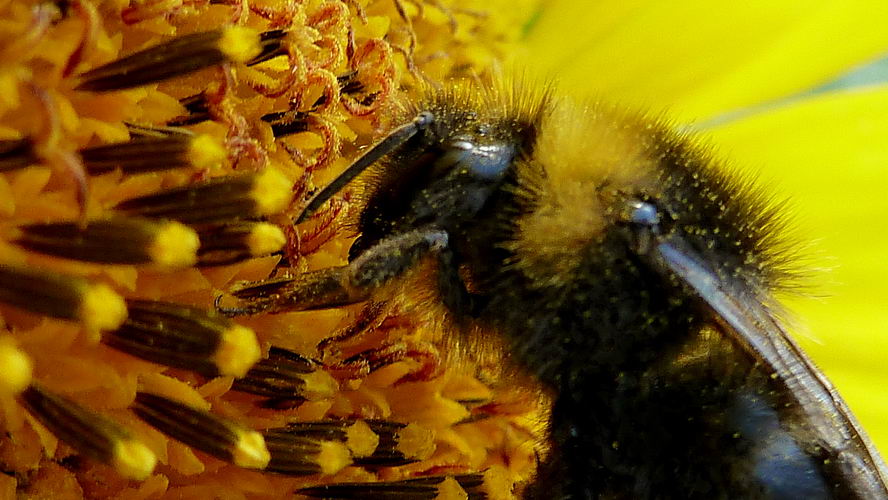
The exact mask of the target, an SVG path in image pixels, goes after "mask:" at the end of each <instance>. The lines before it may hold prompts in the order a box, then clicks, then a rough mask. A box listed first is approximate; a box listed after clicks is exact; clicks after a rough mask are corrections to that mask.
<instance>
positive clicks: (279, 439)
mask: <svg viewBox="0 0 888 500" xmlns="http://www.w3.org/2000/svg"><path fill="white" fill-rule="evenodd" d="M262 434H263V436H264V438H265V442H266V444H267V445H268V451H269V452H270V453H271V460H270V461H269V462H268V465H267V466H266V467H265V470H266V471H268V472H276V473H278V474H286V475H290V476H307V475H311V474H327V475H329V474H335V473H337V472H339V471H340V470H342V469H344V468H345V467H346V466H348V465H350V464H351V457H350V456H351V453H350V452H349V449H348V448H347V447H346V445H345V444H343V443H341V442H337V441H332V440H318V439H312V438H311V437H306V436H302V435H299V434H298V433H293V432H290V431H289V430H288V429H287V428H281V429H267V430H266V431H264V432H263V433H262Z"/></svg>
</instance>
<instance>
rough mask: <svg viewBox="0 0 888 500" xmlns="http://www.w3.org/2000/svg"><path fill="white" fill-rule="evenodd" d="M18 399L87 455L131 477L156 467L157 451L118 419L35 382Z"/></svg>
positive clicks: (144, 476) (141, 475)
mask: <svg viewBox="0 0 888 500" xmlns="http://www.w3.org/2000/svg"><path fill="white" fill-rule="evenodd" d="M18 399H19V402H20V403H21V405H22V406H24V407H25V409H27V410H28V412H29V413H30V414H31V415H33V416H34V418H36V419H37V420H39V421H40V423H42V424H43V425H44V426H46V428H47V429H49V430H50V432H52V433H53V434H55V436H56V437H58V438H59V439H61V440H62V441H64V442H65V443H67V444H68V445H69V446H71V447H72V448H74V449H75V450H77V452H78V453H81V454H83V455H85V456H87V457H90V458H92V459H94V460H98V461H99V462H102V463H105V464H108V465H111V466H112V467H114V468H115V469H117V471H118V472H119V473H120V474H121V475H123V476H125V477H129V478H133V479H139V480H142V479H145V478H147V477H148V475H150V474H151V472H152V471H153V470H154V465H155V463H156V462H157V459H156V458H155V456H154V453H152V452H151V450H149V449H148V447H147V446H145V445H144V444H142V443H141V442H140V441H138V440H136V439H135V438H133V437H132V436H130V434H129V432H127V431H126V429H124V428H123V427H121V426H120V425H119V424H117V423H116V422H113V421H111V420H109V419H107V418H105V417H103V416H101V415H99V414H97V413H94V412H92V411H91V410H88V409H86V408H83V407H82V406H80V405H78V404H76V403H74V402H72V401H70V400H68V399H66V398H63V397H61V396H58V395H55V394H52V393H50V392H49V391H47V390H45V389H43V388H41V387H39V386H37V385H34V384H32V385H31V386H30V387H28V388H27V389H25V391H24V392H22V394H21V395H20V396H19V398H18Z"/></svg>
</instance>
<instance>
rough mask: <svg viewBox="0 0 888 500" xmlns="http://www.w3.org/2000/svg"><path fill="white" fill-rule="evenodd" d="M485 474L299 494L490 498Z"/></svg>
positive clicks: (402, 499)
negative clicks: (485, 487)
mask: <svg viewBox="0 0 888 500" xmlns="http://www.w3.org/2000/svg"><path fill="white" fill-rule="evenodd" d="M483 484H484V476H483V475H482V474H461V475H454V476H429V477H421V478H416V479H405V480H403V481H385V482H377V483H335V484H325V485H323V486H314V487H311V488H302V489H300V490H297V491H296V493H297V494H300V495H306V496H310V497H315V498H327V499H360V498H375V499H380V500H396V499H397V500H432V499H458V498H463V499H464V498H469V499H471V500H476V499H477V500H480V499H482V498H487V493H486V492H485V491H483V489H482V486H483Z"/></svg>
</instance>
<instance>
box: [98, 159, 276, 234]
mask: <svg viewBox="0 0 888 500" xmlns="http://www.w3.org/2000/svg"><path fill="white" fill-rule="evenodd" d="M292 186H293V183H292V182H291V181H290V180H289V179H287V177H286V176H284V175H283V174H282V173H280V172H278V171H277V170H274V169H270V168H268V169H265V170H263V171H261V172H257V173H253V174H247V175H239V176H227V177H220V178H216V179H211V180H209V181H206V182H201V183H195V184H189V185H187V186H181V187H176V188H172V189H168V190H166V191H161V192H159V193H155V194H151V195H147V196H141V197H138V198H133V199H130V200H126V201H124V202H121V203H120V204H118V205H117V206H116V207H114V208H115V210H117V211H120V212H123V213H126V214H128V215H141V216H145V217H161V218H167V219H173V220H178V221H181V222H185V223H191V224H197V223H212V222H225V221H229V220H236V219H244V218H250V217H258V216H262V215H268V214H273V213H276V212H280V211H282V210H283V209H284V208H286V207H287V205H288V204H289V202H290V198H291V197H292Z"/></svg>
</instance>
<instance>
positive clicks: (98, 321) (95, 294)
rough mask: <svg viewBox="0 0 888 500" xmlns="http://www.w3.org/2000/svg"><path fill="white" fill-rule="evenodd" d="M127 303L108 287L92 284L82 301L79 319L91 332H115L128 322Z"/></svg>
mask: <svg viewBox="0 0 888 500" xmlns="http://www.w3.org/2000/svg"><path fill="white" fill-rule="evenodd" d="M126 316H127V311H126V302H125V301H124V300H123V297H121V296H120V295H118V294H117V293H116V292H115V291H114V290H112V289H111V288H110V287H108V286H107V285H103V284H101V283H97V284H91V285H89V286H88V287H87V289H86V291H84V293H83V295H82V297H81V301H80V311H79V314H78V318H79V319H80V321H81V322H82V323H83V325H84V326H86V327H87V329H89V330H91V331H102V330H114V329H116V328H117V327H119V326H120V325H121V324H123V322H124V320H126Z"/></svg>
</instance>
